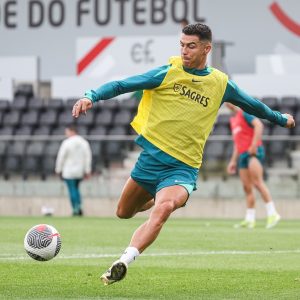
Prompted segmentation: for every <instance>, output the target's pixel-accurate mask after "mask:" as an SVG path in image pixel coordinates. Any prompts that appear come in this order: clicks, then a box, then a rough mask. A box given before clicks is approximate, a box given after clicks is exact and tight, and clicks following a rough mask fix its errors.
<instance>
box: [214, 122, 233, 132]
mask: <svg viewBox="0 0 300 300" xmlns="http://www.w3.org/2000/svg"><path fill="white" fill-rule="evenodd" d="M211 134H212V135H231V131H230V128H229V126H228V124H222V123H216V124H215V126H214V128H213V130H212V133H211Z"/></svg>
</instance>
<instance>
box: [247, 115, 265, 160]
mask: <svg viewBox="0 0 300 300" xmlns="http://www.w3.org/2000/svg"><path fill="white" fill-rule="evenodd" d="M243 114H244V117H245V119H246V121H247V122H248V124H249V125H250V126H252V127H253V130H254V134H253V138H252V142H251V145H250V147H249V149H248V152H249V154H250V155H256V150H257V145H258V142H259V141H260V140H261V139H262V134H263V130H264V124H263V123H262V121H260V120H259V119H258V118H255V117H253V116H252V115H249V114H247V113H245V112H244V113H243Z"/></svg>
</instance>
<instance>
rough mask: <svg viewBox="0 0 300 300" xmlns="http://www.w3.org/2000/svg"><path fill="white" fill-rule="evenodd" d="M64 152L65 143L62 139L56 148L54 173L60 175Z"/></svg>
mask: <svg viewBox="0 0 300 300" xmlns="http://www.w3.org/2000/svg"><path fill="white" fill-rule="evenodd" d="M66 152H67V151H66V144H65V141H63V142H62V144H61V146H60V148H59V150H58V153H57V157H56V162H55V173H56V174H59V175H60V174H61V173H62V169H63V165H64V161H65V156H66Z"/></svg>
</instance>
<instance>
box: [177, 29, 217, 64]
mask: <svg viewBox="0 0 300 300" xmlns="http://www.w3.org/2000/svg"><path fill="white" fill-rule="evenodd" d="M180 46H181V59H182V63H183V65H184V66H185V67H187V68H196V69H203V68H204V67H205V64H206V58H207V54H208V53H209V51H210V50H211V43H210V42H206V41H203V42H201V41H200V40H199V38H198V36H196V35H185V34H184V33H183V34H182V35H181V39H180Z"/></svg>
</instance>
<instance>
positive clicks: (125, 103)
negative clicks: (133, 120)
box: [119, 98, 139, 112]
mask: <svg viewBox="0 0 300 300" xmlns="http://www.w3.org/2000/svg"><path fill="white" fill-rule="evenodd" d="M138 104H139V101H138V100H136V99H135V98H129V99H124V100H121V101H119V109H120V110H121V109H128V110H130V111H131V112H136V110H137V107H138Z"/></svg>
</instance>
